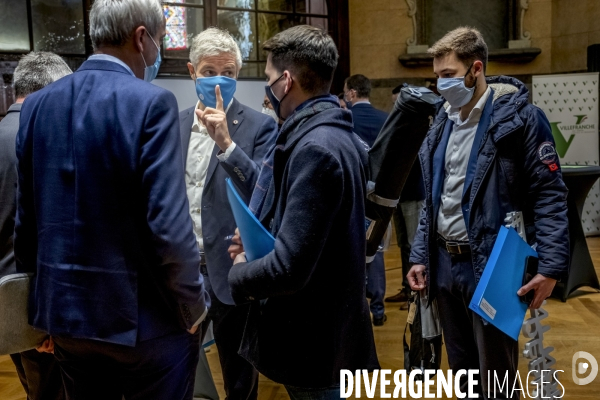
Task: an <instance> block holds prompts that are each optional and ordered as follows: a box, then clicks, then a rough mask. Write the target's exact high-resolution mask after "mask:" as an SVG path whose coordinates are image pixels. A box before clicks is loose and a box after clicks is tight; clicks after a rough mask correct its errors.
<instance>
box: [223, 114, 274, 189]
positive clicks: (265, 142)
mask: <svg viewBox="0 0 600 400" xmlns="http://www.w3.org/2000/svg"><path fill="white" fill-rule="evenodd" d="M241 128H242V127H240V129H241ZM276 139H277V124H276V123H275V120H273V118H270V117H268V118H264V121H263V123H262V124H261V126H260V129H259V131H258V133H257V134H256V136H255V139H254V149H253V151H251V152H250V154H252V157H250V156H248V154H246V152H245V151H244V150H242V149H241V148H240V146H239V145H237V144H236V147H235V149H234V150H233V152H232V153H231V154H230V155H229V157H228V158H227V159H226V160H225V161H221V162H219V164H220V165H221V167H223V169H225V171H226V172H227V174H228V175H229V176H230V177H231V180H232V182H233V183H234V184H235V186H236V187H237V189H238V190H239V191H240V192H241V194H242V197H244V198H246V199H250V197H251V196H252V191H253V190H254V186H255V185H256V181H257V180H258V174H259V173H260V169H261V167H262V161H263V158H264V156H265V154H267V151H268V150H269V149H270V148H271V147H272V146H274V145H275V140H276Z"/></svg>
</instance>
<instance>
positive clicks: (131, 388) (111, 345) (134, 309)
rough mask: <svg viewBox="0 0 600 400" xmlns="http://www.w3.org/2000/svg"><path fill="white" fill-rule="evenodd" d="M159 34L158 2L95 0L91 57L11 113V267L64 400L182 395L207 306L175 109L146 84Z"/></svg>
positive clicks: (187, 393) (188, 386) (188, 391)
mask: <svg viewBox="0 0 600 400" xmlns="http://www.w3.org/2000/svg"><path fill="white" fill-rule="evenodd" d="M131 15H135V16H136V18H135V19H132V18H130V16H131ZM164 35H165V20H164V15H163V10H162V7H161V4H160V1H159V0H128V1H115V0H96V1H95V2H94V4H93V6H92V9H91V11H90V36H91V39H92V44H93V46H94V49H95V54H94V55H93V56H91V57H90V58H89V59H88V60H87V61H86V62H85V63H83V65H82V66H81V67H80V68H79V70H77V72H75V73H74V74H72V75H70V76H67V77H64V78H62V79H60V80H59V81H57V82H55V83H54V84H52V85H50V86H48V87H46V88H44V89H42V90H40V91H38V92H36V93H33V94H31V95H30V96H28V97H27V99H26V100H25V102H24V104H23V107H22V110H21V123H20V128H19V132H18V135H17V141H16V150H17V159H18V173H19V178H18V179H19V181H18V194H17V217H16V222H15V241H14V242H15V248H14V249H15V250H14V251H15V258H16V262H17V270H18V271H20V272H33V273H35V277H34V278H33V283H32V287H31V295H30V302H29V322H30V324H31V325H33V326H34V327H35V328H37V329H40V330H43V331H45V332H48V333H49V334H50V335H51V336H52V337H53V338H54V343H55V346H52V345H49V346H46V348H45V349H46V350H47V351H52V350H53V349H52V347H54V353H55V356H56V358H57V360H58V362H59V364H60V366H61V369H62V374H63V381H64V384H65V391H66V394H67V398H68V399H70V400H71V399H75V400H79V399H82V400H96V399H98V400H113V399H114V400H121V399H122V398H123V397H124V398H125V399H161V400H162V399H164V400H182V399H185V400H191V399H192V395H193V393H192V388H193V383H194V372H195V368H196V365H197V363H198V351H199V340H200V338H199V334H198V333H197V331H198V326H199V325H200V323H201V322H202V321H203V319H204V317H205V316H206V314H207V312H208V307H209V306H210V299H209V297H208V294H207V293H206V292H205V290H204V283H203V279H202V275H201V274H200V268H199V265H200V257H199V254H198V248H197V244H196V240H195V237H194V233H193V230H192V220H191V218H190V215H189V212H188V210H189V208H188V202H187V197H186V191H185V181H184V169H183V160H182V157H181V140H180V138H179V123H178V120H177V102H176V100H175V96H173V94H172V93H170V92H168V91H166V90H164V89H161V88H159V87H157V86H155V85H152V84H150V83H148V82H150V81H151V80H153V79H154V77H155V76H156V73H157V71H158V66H159V65H160V49H159V46H158V44H159V43H160V42H161V41H162V38H163V37H164ZM144 81H146V82H144Z"/></svg>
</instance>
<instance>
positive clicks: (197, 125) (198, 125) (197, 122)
mask: <svg viewBox="0 0 600 400" xmlns="http://www.w3.org/2000/svg"><path fill="white" fill-rule="evenodd" d="M201 104H202V102H201V101H200V100H198V102H197V103H196V107H194V123H193V124H192V130H194V129H196V131H197V132H200V128H204V124H203V123H202V121H200V120H199V119H198V115H196V110H199V109H200V105H201ZM232 104H233V99H231V101H230V102H229V105H228V106H227V108H226V109H225V114H227V113H228V112H229V109H230V108H231V105H232Z"/></svg>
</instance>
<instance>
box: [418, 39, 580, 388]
mask: <svg viewBox="0 0 600 400" xmlns="http://www.w3.org/2000/svg"><path fill="white" fill-rule="evenodd" d="M429 52H430V54H432V55H433V57H434V61H433V67H434V72H435V74H436V75H437V76H438V78H439V79H438V84H437V87H438V90H439V91H440V93H441V94H442V96H444V98H445V99H446V100H447V103H446V104H445V105H444V107H442V109H440V111H439V113H438V115H437V117H436V119H435V120H434V122H433V125H432V127H431V129H430V131H429V133H428V135H427V137H426V139H425V142H424V143H423V146H422V148H421V152H420V160H421V166H422V168H423V178H424V183H425V191H426V199H425V206H424V208H423V210H422V213H421V221H420V224H419V228H418V231H417V234H416V237H415V241H414V245H413V249H412V253H411V263H413V264H414V265H413V266H412V268H411V270H410V272H409V274H408V280H409V282H410V284H411V287H412V289H413V290H421V289H424V288H427V290H429V293H430V296H429V298H430V299H431V298H433V297H436V298H437V301H438V306H439V311H440V318H441V322H442V328H443V331H444V336H445V341H446V349H447V352H448V361H449V364H450V367H451V368H452V369H453V370H458V369H478V370H479V371H480V374H479V378H480V382H481V387H480V390H481V392H480V396H481V395H482V394H483V393H488V387H491V385H493V381H491V382H488V371H490V373H491V374H492V376H493V372H492V371H495V372H496V373H497V375H498V376H501V377H502V379H504V376H505V374H506V373H507V372H508V382H509V385H508V387H509V388H511V387H512V383H513V382H514V381H515V376H516V373H517V363H518V343H517V342H516V341H514V340H513V339H511V338H510V337H508V336H507V335H505V334H504V333H502V332H501V331H499V330H498V329H497V328H496V327H494V326H492V325H490V324H486V323H484V322H483V321H482V319H481V318H479V317H478V316H477V315H476V314H474V313H473V312H472V311H470V310H469V309H468V305H469V303H470V301H471V298H472V296H473V293H474V291H475V288H476V286H477V283H478V281H479V279H480V278H481V275H482V272H483V269H484V268H485V266H486V263H487V261H488V258H489V255H490V252H491V250H492V247H493V246H494V242H495V239H496V235H497V233H498V230H499V228H500V227H501V226H502V225H504V218H505V217H506V213H507V212H511V211H521V212H523V216H524V219H525V223H526V231H527V239H528V241H529V242H530V244H534V243H536V244H537V252H538V254H539V269H538V272H539V274H538V275H536V276H535V277H534V278H533V279H532V280H531V282H530V283H528V284H527V285H525V286H524V287H522V288H521V289H519V292H518V294H519V295H522V294H524V293H526V292H529V291H531V290H534V291H535V297H534V300H533V302H532V303H531V308H534V309H535V308H539V307H540V306H541V305H542V302H543V301H544V299H546V298H547V297H548V296H549V295H550V294H551V292H552V289H553V288H554V285H555V284H556V281H557V280H558V279H561V278H563V277H565V275H566V274H567V271H568V265H569V233H568V223H567V203H566V199H567V188H566V187H565V184H564V183H563V180H562V174H561V170H560V165H559V161H558V156H557V154H556V151H555V148H554V140H553V138H552V133H551V129H550V124H549V123H548V120H547V119H546V117H545V115H544V113H543V112H542V111H541V110H540V109H539V108H537V107H535V106H533V105H531V104H529V103H528V102H527V98H528V93H527V89H526V88H525V86H524V85H523V84H522V83H521V82H519V81H518V80H516V79H513V78H509V77H504V76H499V77H494V78H486V77H485V67H486V63H487V46H486V44H485V41H484V40H483V37H482V36H481V34H480V33H479V32H478V31H477V30H475V29H471V28H458V29H456V30H454V31H451V32H449V33H448V34H447V35H446V36H444V37H443V38H442V39H440V40H439V41H438V42H437V43H436V44H434V45H433V47H432V48H431V49H430V50H429ZM461 383H462V384H463V385H466V383H467V382H466V379H464V380H463V382H461ZM498 389H499V388H498ZM516 393H517V394H516V396H517V397H516V398H518V391H517V392H516ZM501 397H503V398H515V397H511V393H510V389H506V386H505V392H504V393H503V395H501Z"/></svg>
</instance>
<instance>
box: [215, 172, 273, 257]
mask: <svg viewBox="0 0 600 400" xmlns="http://www.w3.org/2000/svg"><path fill="white" fill-rule="evenodd" d="M225 181H226V182H227V199H228V200H229V205H230V206H231V211H232V212H233V218H234V219H235V223H236V224H237V227H238V229H239V230H240V236H241V237H242V243H243V244H244V251H245V252H246V259H247V260H248V261H254V260H257V259H259V258H263V257H264V256H266V255H267V254H269V253H270V252H271V251H272V250H273V249H274V248H275V238H274V237H273V235H271V234H270V233H269V231H267V230H266V229H265V227H264V226H263V225H262V224H261V223H260V221H259V220H258V218H256V217H255V216H254V214H253V213H252V211H250V209H249V208H248V206H247V205H246V203H244V201H243V200H242V198H241V197H240V195H239V194H238V192H237V190H235V187H234V186H233V182H231V179H229V178H226V179H225Z"/></svg>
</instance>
